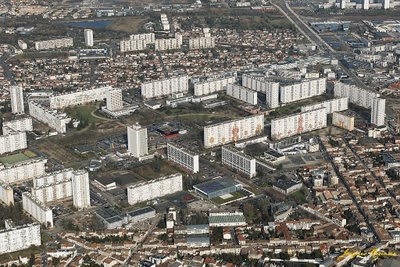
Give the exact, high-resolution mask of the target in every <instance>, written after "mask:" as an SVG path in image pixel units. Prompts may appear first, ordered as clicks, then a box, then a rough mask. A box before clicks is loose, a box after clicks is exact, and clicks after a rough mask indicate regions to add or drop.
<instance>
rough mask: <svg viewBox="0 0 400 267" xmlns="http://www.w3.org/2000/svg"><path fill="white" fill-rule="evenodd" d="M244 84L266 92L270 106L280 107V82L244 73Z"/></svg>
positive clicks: (267, 102)
mask: <svg viewBox="0 0 400 267" xmlns="http://www.w3.org/2000/svg"><path fill="white" fill-rule="evenodd" d="M242 86H244V87H247V88H250V89H252V90H254V91H257V92H261V93H264V94H265V97H266V99H265V101H266V104H267V106H268V107H269V108H277V107H279V86H280V85H279V82H275V81H270V80H267V79H265V78H264V77H257V76H251V75H243V76H242Z"/></svg>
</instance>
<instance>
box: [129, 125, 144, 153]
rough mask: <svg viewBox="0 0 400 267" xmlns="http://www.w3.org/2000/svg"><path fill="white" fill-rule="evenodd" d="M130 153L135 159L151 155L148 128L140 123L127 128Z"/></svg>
mask: <svg viewBox="0 0 400 267" xmlns="http://www.w3.org/2000/svg"><path fill="white" fill-rule="evenodd" d="M127 135H128V152H129V153H130V154H131V155H132V156H134V157H135V158H140V157H142V156H145V155H147V154H149V148H148V140H147V128H145V127H142V126H140V125H139V124H138V123H137V124H135V125H132V126H128V127H127Z"/></svg>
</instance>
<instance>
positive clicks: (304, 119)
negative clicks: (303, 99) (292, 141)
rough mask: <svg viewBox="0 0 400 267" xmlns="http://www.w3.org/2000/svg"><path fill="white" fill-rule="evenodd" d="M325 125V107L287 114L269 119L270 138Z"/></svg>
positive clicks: (290, 134)
mask: <svg viewBox="0 0 400 267" xmlns="http://www.w3.org/2000/svg"><path fill="white" fill-rule="evenodd" d="M326 126H327V114H326V108H320V109H315V110H310V111H305V112H301V113H297V114H294V115H288V116H285V117H282V118H277V119H273V120H272V121H271V138H272V139H274V140H279V139H282V138H286V137H290V136H293V135H297V134H303V133H305V132H311V131H314V130H318V129H322V128H325V127H326Z"/></svg>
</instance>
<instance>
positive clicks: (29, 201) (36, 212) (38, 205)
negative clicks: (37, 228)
mask: <svg viewBox="0 0 400 267" xmlns="http://www.w3.org/2000/svg"><path fill="white" fill-rule="evenodd" d="M22 207H23V209H24V211H25V212H27V213H28V214H30V215H31V216H32V217H33V218H35V220H37V221H38V222H39V223H40V224H43V225H45V226H46V227H50V228H51V227H53V225H54V224H53V211H52V210H51V209H50V208H48V207H47V206H46V205H45V204H44V203H42V202H40V201H39V200H38V199H36V198H35V197H34V196H32V195H31V194H30V193H28V192H24V193H22Z"/></svg>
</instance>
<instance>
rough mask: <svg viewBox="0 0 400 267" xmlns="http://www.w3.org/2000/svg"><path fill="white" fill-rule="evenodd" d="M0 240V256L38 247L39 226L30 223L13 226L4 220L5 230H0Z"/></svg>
mask: <svg viewBox="0 0 400 267" xmlns="http://www.w3.org/2000/svg"><path fill="white" fill-rule="evenodd" d="M0 240H1V241H0V255H3V254H6V253H12V252H16V251H20V250H24V249H28V248H30V247H31V246H40V245H41V244H42V237H41V234H40V225H39V224H37V223H32V224H25V225H19V226H15V225H14V223H13V222H12V221H11V220H6V221H5V228H4V229H1V230H0Z"/></svg>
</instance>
